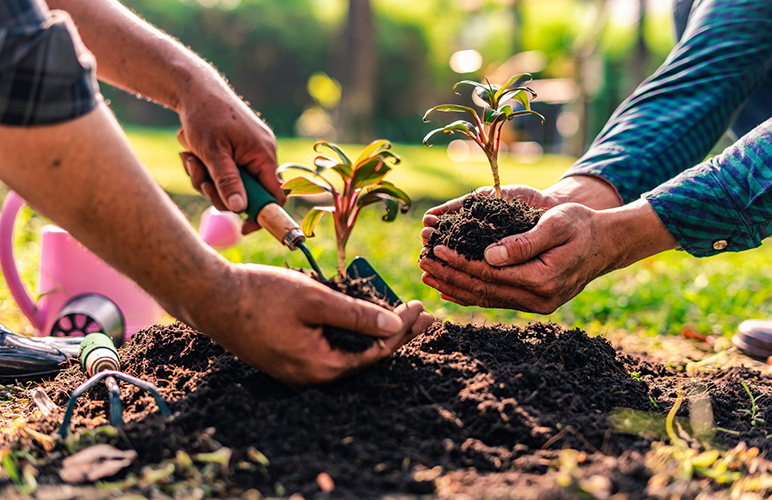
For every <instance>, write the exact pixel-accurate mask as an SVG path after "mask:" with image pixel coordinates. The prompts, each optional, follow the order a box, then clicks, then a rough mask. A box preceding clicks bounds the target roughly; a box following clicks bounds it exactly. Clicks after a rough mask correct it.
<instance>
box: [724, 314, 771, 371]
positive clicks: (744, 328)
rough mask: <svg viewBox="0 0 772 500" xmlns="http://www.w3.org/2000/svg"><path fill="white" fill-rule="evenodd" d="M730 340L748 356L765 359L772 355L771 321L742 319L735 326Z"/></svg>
mask: <svg viewBox="0 0 772 500" xmlns="http://www.w3.org/2000/svg"><path fill="white" fill-rule="evenodd" d="M732 342H733V343H734V345H735V346H737V348H738V349H740V351H742V352H743V353H745V354H747V355H748V356H750V357H752V358H756V359H760V360H763V361H766V360H767V358H769V357H770V356H772V321H764V320H757V319H749V320H747V321H743V322H742V323H740V326H738V327H737V333H736V334H735V335H734V337H732Z"/></svg>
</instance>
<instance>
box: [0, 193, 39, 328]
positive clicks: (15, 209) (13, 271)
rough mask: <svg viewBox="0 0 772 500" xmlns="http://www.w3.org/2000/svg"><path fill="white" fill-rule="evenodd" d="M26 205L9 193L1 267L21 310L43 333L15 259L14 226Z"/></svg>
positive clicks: (1, 230) (0, 235) (1, 218)
mask: <svg viewBox="0 0 772 500" xmlns="http://www.w3.org/2000/svg"><path fill="white" fill-rule="evenodd" d="M25 204H26V202H25V201H24V199H22V197H21V196H19V195H18V194H16V193H15V192H14V191H10V192H9V193H8V196H6V198H5V203H3V209H2V213H0V267H1V268H2V270H3V276H5V281H6V282H7V283H8V289H9V290H10V291H11V295H13V298H14V299H15V300H16V303H17V304H18V305H19V309H21V312H23V313H24V315H25V316H26V317H27V318H29V320H30V322H31V323H32V326H34V327H35V328H36V329H37V330H40V331H42V329H43V321H42V318H40V314H39V312H38V308H37V305H36V304H35V301H33V300H32V297H30V295H29V292H27V288H26V287H25V286H24V283H22V281H21V277H20V276H19V270H18V269H17V268H16V260H15V259H14V258H13V226H14V223H15V222H16V216H17V215H18V213H19V210H21V207H23V206H24V205H25Z"/></svg>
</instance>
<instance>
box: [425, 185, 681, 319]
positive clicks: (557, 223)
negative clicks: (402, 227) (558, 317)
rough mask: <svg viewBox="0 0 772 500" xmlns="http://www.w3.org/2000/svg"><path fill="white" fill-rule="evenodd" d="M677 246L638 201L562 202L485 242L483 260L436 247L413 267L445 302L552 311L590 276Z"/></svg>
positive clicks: (594, 276)
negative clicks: (519, 229) (524, 227)
mask: <svg viewBox="0 0 772 500" xmlns="http://www.w3.org/2000/svg"><path fill="white" fill-rule="evenodd" d="M676 247H677V243H676V242H675V240H674V239H673V237H672V235H670V233H669V232H668V231H667V229H665V227H664V225H662V223H661V222H660V220H659V218H658V217H657V215H656V213H655V212H654V210H653V209H652V208H651V206H649V204H648V203H647V202H646V201H645V200H640V201H636V202H634V203H632V204H630V205H626V206H625V207H622V208H619V209H613V210H604V211H595V210H592V209H590V208H587V207H585V206H583V205H580V204H577V203H568V204H561V205H558V206H557V207H554V208H552V209H550V210H548V211H547V212H545V213H544V215H543V216H542V218H541V219H540V220H539V223H538V224H537V225H536V227H534V228H533V229H531V230H530V231H527V232H525V233H523V234H518V235H513V236H509V237H507V238H504V239H503V240H501V241H500V242H498V243H495V244H493V245H491V246H489V247H488V248H487V249H486V250H485V260H484V261H477V262H473V261H468V260H467V259H466V258H464V257H462V256H460V255H458V254H457V253H455V252H453V251H451V250H450V249H448V248H447V247H444V246H437V247H434V255H435V256H436V257H437V259H440V260H439V261H438V260H435V259H431V258H427V257H425V258H423V259H421V262H420V267H421V269H422V270H423V271H424V275H423V277H422V280H423V282H424V283H426V284H427V285H429V286H431V287H433V288H436V289H437V290H439V291H440V295H441V297H442V298H444V299H446V300H450V301H453V302H456V303H458V304H461V305H478V306H481V307H500V308H507V309H516V310H521V311H527V312H535V313H540V314H551V313H552V312H554V311H555V310H556V309H557V308H558V307H560V306H561V305H562V304H564V303H565V302H567V301H568V300H570V299H571V298H573V297H574V296H575V295H576V294H578V293H579V292H581V291H582V290H583V289H584V287H585V286H586V285H587V284H588V283H589V282H590V281H592V280H593V279H595V278H596V277H598V276H600V275H603V274H605V273H608V272H610V271H612V270H614V269H619V268H621V267H625V266H627V265H629V264H631V263H632V262H635V261H637V260H640V259H642V258H644V257H648V256H649V255H653V254H655V253H658V252H661V251H664V250H667V249H671V248H676Z"/></svg>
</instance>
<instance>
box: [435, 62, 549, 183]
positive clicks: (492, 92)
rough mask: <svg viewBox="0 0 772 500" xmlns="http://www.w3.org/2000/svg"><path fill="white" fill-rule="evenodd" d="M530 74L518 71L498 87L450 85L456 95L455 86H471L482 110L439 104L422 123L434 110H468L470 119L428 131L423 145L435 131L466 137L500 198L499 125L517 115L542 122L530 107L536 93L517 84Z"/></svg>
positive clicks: (479, 84) (528, 78)
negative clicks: (483, 162) (484, 164)
mask: <svg viewBox="0 0 772 500" xmlns="http://www.w3.org/2000/svg"><path fill="white" fill-rule="evenodd" d="M531 80H532V77H531V75H530V74H528V73H521V74H518V75H515V76H513V77H511V78H510V79H509V80H507V81H506V83H504V85H502V86H501V87H497V86H495V85H492V84H491V83H487V84H483V83H479V82H473V81H471V80H463V81H460V82H458V83H456V84H455V85H453V92H455V93H456V94H458V95H461V94H459V93H458V92H456V89H457V88H458V87H459V86H460V85H471V86H472V87H474V93H475V95H477V97H479V98H480V99H481V100H482V102H483V106H482V111H481V113H479V114H478V112H477V111H476V110H475V109H474V108H470V107H469V106H461V105H458V104H440V105H439V106H435V107H433V108H432V109H430V110H429V111H427V112H426V114H425V115H424V122H426V123H428V122H429V119H428V117H429V115H430V114H432V113H433V112H435V111H447V112H458V113H468V114H469V115H471V116H472V120H473V121H471V122H469V121H466V120H457V121H455V122H453V123H451V124H449V125H445V126H444V127H440V128H437V129H434V130H432V131H431V132H429V133H428V134H426V137H424V145H425V146H430V145H429V139H430V138H431V137H432V136H433V135H435V134H438V133H439V132H444V133H446V134H449V135H453V134H454V133H456V132H459V133H462V134H464V135H467V136H469V137H470V138H471V139H472V140H473V141H474V142H475V143H476V144H477V145H478V146H480V148H482V150H483V152H484V153H485V156H486V157H487V158H488V162H489V163H490V166H491V172H492V173H493V188H494V189H495V190H496V198H501V181H500V179H499V159H498V158H499V141H500V140H501V128H502V127H503V126H504V124H505V123H506V122H508V121H510V120H513V119H514V118H516V117H518V116H524V115H536V116H538V117H539V118H541V121H542V123H544V117H543V116H542V115H540V114H539V113H537V112H536V111H533V110H532V109H531V100H533V99H535V98H536V92H534V91H533V90H532V89H530V88H528V87H518V86H516V85H519V84H520V83H528V82H530V81H531ZM515 103H520V105H521V106H522V108H523V109H520V110H517V111H516V110H515V109H514V107H516V104H515Z"/></svg>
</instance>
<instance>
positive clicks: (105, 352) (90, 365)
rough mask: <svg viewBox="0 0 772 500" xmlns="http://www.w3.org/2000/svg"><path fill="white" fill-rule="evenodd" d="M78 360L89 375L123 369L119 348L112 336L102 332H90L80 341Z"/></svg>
mask: <svg viewBox="0 0 772 500" xmlns="http://www.w3.org/2000/svg"><path fill="white" fill-rule="evenodd" d="M78 360H79V361H80V366H81V367H82V368H83V371H84V372H86V373H88V376H89V377H92V376H94V375H95V374H97V373H99V372H101V371H104V370H115V371H119V370H120V369H121V363H120V360H119V359H118V349H116V348H115V344H113V341H112V339H111V338H110V337H108V336H107V335H105V334H104V333H102V332H96V333H89V334H88V335H86V336H85V337H84V338H83V341H82V342H81V343H80V352H79V353H78Z"/></svg>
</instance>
